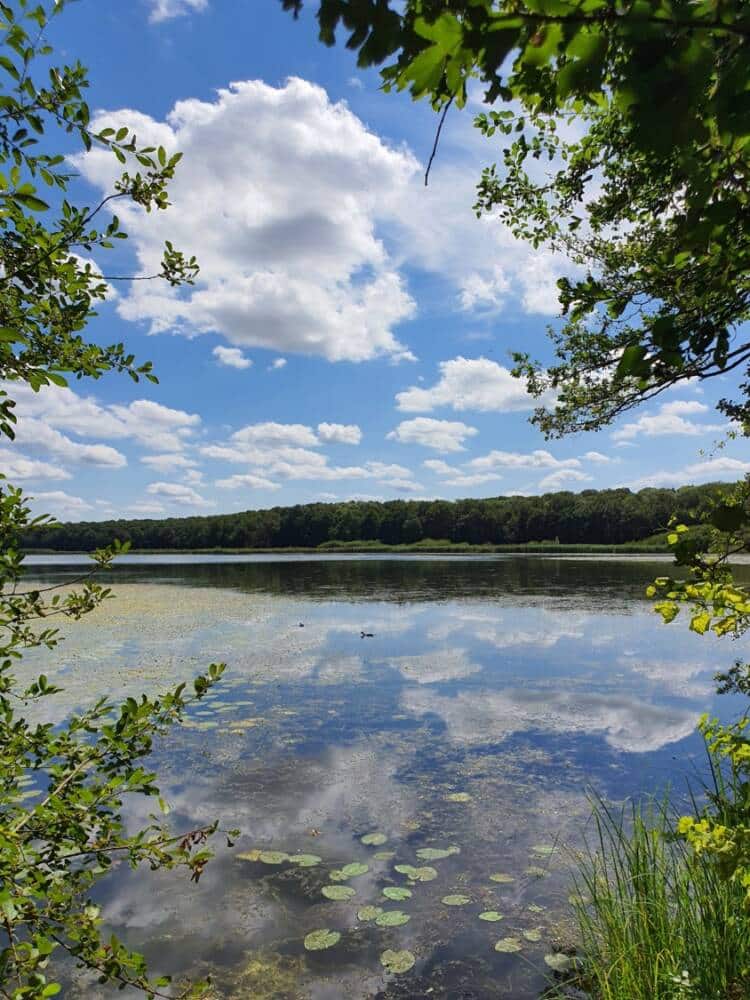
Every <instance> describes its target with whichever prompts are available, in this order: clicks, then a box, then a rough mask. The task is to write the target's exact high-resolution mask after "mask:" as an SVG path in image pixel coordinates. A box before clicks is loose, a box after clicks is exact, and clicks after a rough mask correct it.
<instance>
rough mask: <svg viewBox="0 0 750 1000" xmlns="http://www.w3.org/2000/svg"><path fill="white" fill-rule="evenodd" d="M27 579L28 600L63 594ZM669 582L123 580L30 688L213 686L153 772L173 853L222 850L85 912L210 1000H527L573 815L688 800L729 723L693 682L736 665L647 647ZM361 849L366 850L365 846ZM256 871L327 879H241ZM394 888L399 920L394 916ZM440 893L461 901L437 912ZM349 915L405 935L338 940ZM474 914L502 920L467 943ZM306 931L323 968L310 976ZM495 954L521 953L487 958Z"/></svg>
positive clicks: (336, 564)
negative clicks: (211, 987) (184, 834)
mask: <svg viewBox="0 0 750 1000" xmlns="http://www.w3.org/2000/svg"><path fill="white" fill-rule="evenodd" d="M32 571H33V574H34V576H35V578H42V579H45V580H47V581H49V580H53V579H54V580H59V579H64V578H65V576H66V575H68V574H70V572H71V568H70V567H67V568H65V567H63V566H61V565H59V564H58V565H55V566H41V565H36V566H34V567H33V570H32ZM663 572H664V564H663V563H659V564H650V563H648V562H645V561H637V562H617V561H612V560H609V561H587V562H583V561H576V560H546V559H521V558H503V559H481V560H464V559H462V560H455V561H454V560H453V559H443V560H436V559H427V558H423V559H417V560H415V559H409V560H406V559H401V560H399V559H392V558H391V559H383V560H376V559H365V560H357V559H347V560H326V561H314V560H309V559H300V558H298V559H294V560H284V561H279V562H274V561H268V560H257V559H256V560H252V561H242V562H238V561H232V562H212V563H205V562H201V563H197V564H189V563H182V564H174V563H172V564H158V565H153V564H151V565H139V564H138V563H137V562H130V563H129V564H127V565H123V566H121V567H119V568H116V569H115V570H114V574H113V575H114V579H113V583H114V585H115V588H116V591H117V595H118V596H117V600H116V601H113V602H111V603H110V604H108V605H107V606H106V607H105V608H103V609H100V610H99V611H97V612H96V613H95V614H94V615H92V616H90V617H89V619H87V620H85V621H84V622H82V623H80V624H78V625H76V626H72V627H71V628H70V629H68V632H69V638H68V640H67V641H66V643H65V644H64V645H63V646H62V647H61V648H60V650H59V651H58V652H56V653H55V654H53V657H52V658H51V659H50V658H49V657H45V659H44V663H45V672H46V673H47V674H48V675H49V676H50V679H51V680H52V681H55V682H59V683H62V684H63V685H64V686H65V688H66V691H67V694H66V696H65V699H66V701H65V704H66V705H67V706H68V707H71V706H73V705H80V704H84V703H86V702H87V701H89V700H91V699H93V698H94V697H96V696H97V695H98V694H100V693H102V692H117V694H118V695H119V694H126V693H133V692H137V691H140V690H143V689H150V690H154V689H158V688H159V687H162V686H164V685H165V684H168V683H175V682H177V681H179V680H181V679H185V678H187V677H190V676H191V675H192V674H194V673H196V672H197V671H198V670H200V669H202V668H203V667H204V666H205V665H206V664H207V663H208V662H210V661H212V660H224V661H226V662H227V664H228V672H227V675H226V680H225V681H223V682H222V684H221V685H220V687H219V688H218V689H217V690H216V691H215V692H214V693H212V694H211V696H210V697H209V698H208V699H207V701H206V702H205V703H203V704H201V705H200V706H198V707H197V708H196V709H193V710H191V712H190V717H189V720H188V723H187V725H186V726H185V727H183V728H181V729H180V730H174V731H173V732H172V733H170V735H169V737H168V739H167V740H166V741H165V743H164V745H163V746H161V747H160V748H159V749H158V751H157V754H156V755H155V763H156V765H157V766H158V769H159V771H160V773H161V775H162V776H163V780H162V786H163V789H164V791H165V793H166V797H167V799H168V800H169V802H170V805H171V808H172V812H173V820H174V825H175V828H176V829H182V828H188V827H190V826H193V825H195V824H197V823H201V822H204V821H208V820H210V819H211V818H213V817H215V816H220V818H221V821H222V825H224V826H227V827H231V826H235V825H236V826H239V827H240V828H241V829H242V831H243V836H242V837H241V839H240V840H239V841H238V843H237V844H236V846H235V847H233V848H231V849H229V848H221V850H220V851H219V857H218V858H217V860H216V861H215V862H214V863H212V864H211V865H210V866H209V868H208V869H207V870H206V873H205V875H204V877H203V878H202V879H201V882H200V884H199V885H198V886H197V887H196V886H192V885H189V884H188V883H187V882H186V880H185V879H184V877H181V876H180V877H178V876H175V875H174V874H163V873H162V874H158V875H156V876H154V875H152V874H151V873H137V874H135V875H133V874H130V873H127V872H125V871H122V872H118V873H116V875H115V876H114V878H113V879H111V880H110V881H109V883H108V884H106V885H104V886H103V888H102V898H103V901H104V902H105V905H106V913H107V916H108V920H109V921H110V922H111V924H112V926H113V927H114V928H115V929H117V930H118V932H120V933H121V934H122V935H123V936H124V937H125V939H126V940H127V941H128V942H129V943H130V944H131V945H132V946H134V947H137V948H139V949H143V950H144V951H145V952H146V954H147V956H148V957H149V958H150V960H151V962H152V963H153V965H154V968H155V969H156V970H158V971H167V972H175V973H181V972H188V973H191V974H204V973H206V972H211V973H212V974H213V975H214V977H215V983H216V990H217V996H221V997H231V998H240V997H248V996H252V997H257V998H263V997H269V998H270V997H279V998H285V997H289V998H297V997H299V998H308V997H309V998H327V997H341V996H344V995H347V996H351V997H352V998H360V997H361V998H365V997H381V998H395V997H414V996H421V995H429V996H430V997H454V996H462V995H465V996H467V997H475V998H479V1000H481V998H485V997H486V998H489V997H495V996H498V995H510V996H513V997H520V998H522V997H534V996H538V995H539V993H540V991H541V990H542V989H543V987H544V982H545V966H544V963H543V961H542V957H543V955H544V954H545V952H549V950H550V947H551V945H552V944H554V943H556V942H557V943H562V942H564V941H565V940H566V935H569V933H570V932H569V928H568V925H567V920H568V913H567V910H568V903H567V896H568V893H569V891H570V887H569V883H568V874H567V866H568V861H569V858H568V854H567V850H568V848H570V847H575V846H576V845H577V844H579V843H580V837H581V831H582V830H583V828H584V826H585V822H586V818H587V816H588V811H589V807H588V802H587V797H586V796H587V790H588V789H590V788H595V789H596V790H597V791H599V792H600V793H601V794H603V795H605V796H607V797H608V798H610V799H612V800H614V801H618V802H619V801H622V800H624V799H625V798H626V797H627V796H630V795H637V794H640V793H643V792H649V791H657V790H660V789H662V788H663V787H664V786H665V784H666V783H667V782H670V781H671V782H672V783H673V784H674V786H675V789H676V790H677V792H678V793H683V792H684V789H685V779H686V777H688V776H690V775H693V776H694V775H695V773H696V771H699V770H700V769H701V768H702V766H703V759H702V747H701V743H700V740H699V738H698V737H697V736H696V733H695V726H696V723H697V720H698V718H699V716H700V715H701V713H702V712H704V711H720V712H721V713H722V714H723V715H724V716H726V715H731V714H732V713H733V712H734V711H736V709H737V704H736V703H733V702H732V701H731V700H730V699H727V698H723V699H718V698H717V697H716V696H715V695H714V693H713V684H712V680H711V679H712V675H713V673H714V672H715V671H716V670H717V669H719V668H725V667H726V666H728V665H730V663H731V662H732V660H733V655H734V650H733V649H732V647H731V644H730V643H728V642H724V643H722V644H720V645H717V643H716V642H715V641H714V640H712V639H710V638H708V639H706V638H704V639H699V638H698V637H696V636H694V635H692V634H690V633H688V632H687V630H686V628H685V625H684V624H681V623H679V620H678V622H676V623H675V624H674V625H672V626H669V627H665V626H663V625H661V624H660V623H659V619H657V617H656V616H655V615H654V614H653V612H652V611H651V610H650V606H649V604H648V602H646V601H645V600H643V597H642V595H643V589H644V587H645V585H646V584H647V583H648V581H649V580H650V579H652V578H653V577H654V576H655V575H659V574H662V573H663ZM362 632H365V633H372V636H371V637H370V636H367V637H364V638H363V637H362V635H361V633H362ZM52 660H53V661H54V663H52ZM36 665H37V664H36V663H35V662H33V660H32V658H30V661H29V666H28V669H29V670H30V671H31V670H32V669H33V668H34V667H35V666H36ZM148 811H149V808H148V804H146V803H140V804H139V806H138V809H137V811H134V812H133V815H132V817H131V819H132V822H134V823H135V822H136V821H138V820H143V819H144V818H145V817H146V815H147V813H148ZM373 831H378V832H380V833H382V834H383V835H384V836H385V837H386V838H387V839H386V842H385V843H384V844H383V845H381V846H374V845H373V846H366V845H363V844H362V843H361V837H362V836H364V835H366V834H368V833H371V832H373ZM447 846H453V847H457V848H459V851H456V852H454V853H452V854H451V855H450V856H448V857H445V858H441V859H439V860H435V861H434V862H429V865H430V866H432V867H434V869H435V872H436V875H435V876H434V877H432V878H430V879H429V880H427V881H421V880H420V879H417V880H416V881H415V880H414V879H412V880H411V881H412V883H413V884H409V883H410V880H409V878H408V875H405V874H403V873H398V872H396V871H395V867H394V866H395V865H402V864H408V865H412V866H417V867H419V866H423V865H424V864H425V862H424V861H421V860H420V859H419V856H418V855H417V853H416V852H417V851H418V850H421V849H424V848H435V847H436V848H445V847H447ZM253 848H260V849H264V850H271V851H281V852H285V853H287V854H299V853H304V854H314V855H317V856H319V857H320V858H322V863H321V864H320V865H316V866H313V867H310V868H301V867H299V866H298V865H295V864H290V863H283V864H277V865H273V864H267V863H264V862H263V861H261V860H247V859H246V860H243V859H241V858H239V857H238V855H239V854H246V853H248V852H249V851H252V849H253ZM550 848H554V851H553V852H552V853H551V854H550ZM383 852H395V853H394V855H393V856H392V857H385V856H381V857H376V855H378V854H380V855H382V854H383ZM251 858H252V855H251ZM351 862H362V863H364V864H366V865H368V870H367V871H366V872H365V873H363V874H362V875H360V876H357V877H353V878H351V879H350V880H348V881H346V882H345V883H344V884H345V885H349V886H351V888H352V889H354V890H355V891H356V892H355V895H354V896H353V897H352V899H351V900H349V901H342V902H335V901H330V900H328V899H326V898H325V897H324V896H323V895H322V894H321V889H322V887H323V886H325V885H326V884H327V883H328V879H329V876H330V874H331V871H335V870H336V869H337V868H340V867H341V866H343V865H346V864H348V863H351ZM493 874H495V875H497V874H500V875H506V876H508V877H509V878H512V881H507V880H506V881H504V880H502V879H501V880H493V879H492V878H491V876H492V875H493ZM388 886H408V887H409V888H410V891H411V892H412V896H411V897H410V898H407V899H405V900H403V901H400V902H398V903H393V902H389V901H388V900H387V899H385V898H384V897H383V896H382V889H383V888H385V887H388ZM456 894H461V895H465V896H467V897H468V898H469V902H468V903H466V904H464V905H461V906H450V905H447V904H445V903H443V902H442V900H443V899H444V898H445V897H446V896H448V897H449V898H450V897H451V896H452V895H456ZM367 905H377V906H383V907H384V908H387V909H399V910H402V911H403V912H405V913H406V914H408V916H409V918H410V919H409V921H408V922H407V923H405V924H404V925H403V926H398V927H392V928H388V927H379V926H376V925H375V924H374V923H373V922H372V921H363V920H358V918H357V912H358V910H359V909H361V908H362V907H363V906H367ZM487 910H496V911H499V912H501V913H502V915H503V919H502V921H498V922H495V923H490V922H486V921H480V920H479V919H478V914H479V913H480V912H483V911H487ZM321 927H331V928H334V929H336V930H339V931H340V932H341V933H342V938H341V941H340V942H339V943H338V944H337V945H336V946H335V947H333V948H331V949H330V950H327V951H322V952H306V951H305V950H304V948H303V945H302V941H303V939H304V937H305V935H306V934H308V933H309V932H310V931H312V930H315V929H318V928H321ZM537 932H538V934H537ZM526 935H529V937H530V938H531V940H530V939H529V938H527V937H526ZM508 936H510V937H514V938H518V940H519V941H520V942H521V943H522V951H521V952H519V953H518V954H503V953H498V952H496V951H495V950H494V944H495V942H496V941H497V940H498V939H499V938H503V937H508ZM536 936H539V937H540V938H541V940H540V941H538V942H537V941H534V940H533V938H534V937H536ZM386 948H397V949H401V948H408V949H410V950H411V951H412V952H413V953H414V955H415V957H416V960H417V961H416V965H415V967H414V969H413V970H412V971H411V972H409V973H407V974H406V975H403V976H392V975H386V974H384V973H383V970H382V968H381V966H380V963H379V955H380V953H381V952H382V951H383V950H385V949H386ZM100 989H101V987H98V986H95V985H93V984H92V983H90V982H83V983H81V984H79V986H78V987H73V988H71V991H70V995H71V996H76V995H80V996H87V997H90V996H99V995H101V996H107V995H109V994H108V993H106V992H105V993H99V992H97V991H99V990H100ZM428 991H431V992H428ZM462 991H463V992H462ZM503 991H505V993H504V992H503Z"/></svg>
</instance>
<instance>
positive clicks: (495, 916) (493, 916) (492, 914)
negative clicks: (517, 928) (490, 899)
mask: <svg viewBox="0 0 750 1000" xmlns="http://www.w3.org/2000/svg"><path fill="white" fill-rule="evenodd" d="M479 919H480V920H487V921H489V922H491V923H495V922H496V921H498V920H502V919H503V915H502V913H498V912H497V910H485V911H484V913H480V914H479Z"/></svg>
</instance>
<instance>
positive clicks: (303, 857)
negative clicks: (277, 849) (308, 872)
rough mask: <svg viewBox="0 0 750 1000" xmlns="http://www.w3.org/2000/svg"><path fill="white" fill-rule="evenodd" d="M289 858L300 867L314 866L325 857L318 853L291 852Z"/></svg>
mask: <svg viewBox="0 0 750 1000" xmlns="http://www.w3.org/2000/svg"><path fill="white" fill-rule="evenodd" d="M289 860H290V861H291V862H292V864H295V865H297V866H298V867H299V868H314V867H315V865H320V864H322V863H323V859H322V858H319V857H318V855H317V854H290V855H289Z"/></svg>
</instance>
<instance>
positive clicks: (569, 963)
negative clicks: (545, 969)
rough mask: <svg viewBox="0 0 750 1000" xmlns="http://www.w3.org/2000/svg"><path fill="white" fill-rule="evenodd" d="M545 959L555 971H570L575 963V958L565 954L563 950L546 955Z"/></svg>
mask: <svg viewBox="0 0 750 1000" xmlns="http://www.w3.org/2000/svg"><path fill="white" fill-rule="evenodd" d="M544 961H545V962H546V963H547V965H548V966H549V967H550V969H552V971H553V972H569V971H570V970H571V969H572V968H573V966H574V965H575V961H574V959H572V958H571V957H570V955H565V954H564V953H563V952H561V951H556V952H553V953H552V954H551V955H545V956H544Z"/></svg>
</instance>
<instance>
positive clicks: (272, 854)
mask: <svg viewBox="0 0 750 1000" xmlns="http://www.w3.org/2000/svg"><path fill="white" fill-rule="evenodd" d="M288 860H289V855H288V854H285V853H284V851H261V852H260V854H259V855H258V861H262V862H263V864H264V865H283V864H284V862H285V861H288Z"/></svg>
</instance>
